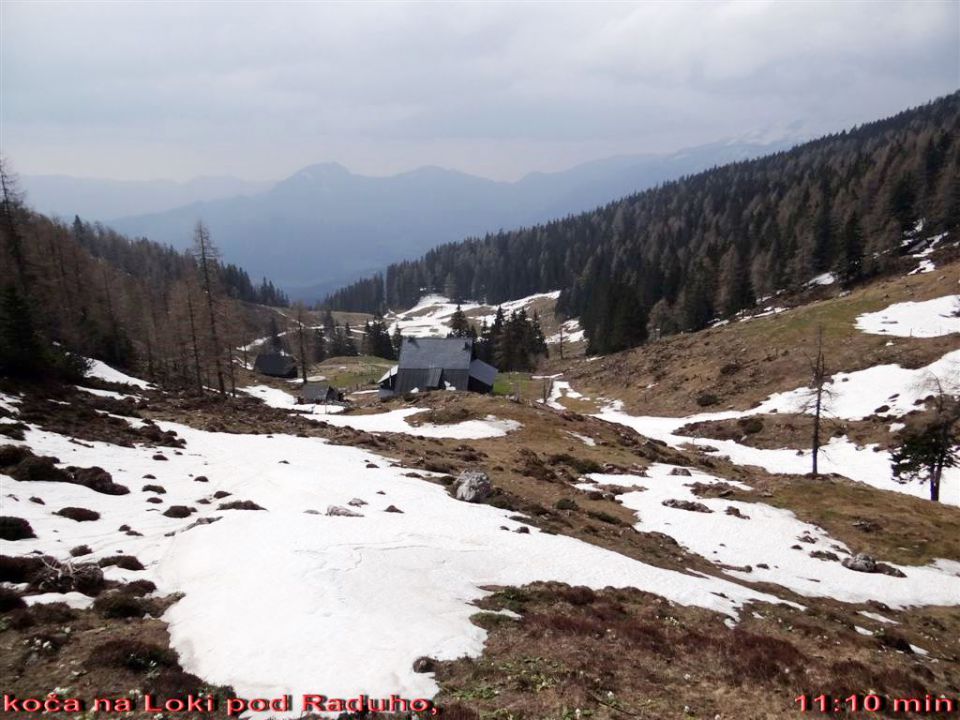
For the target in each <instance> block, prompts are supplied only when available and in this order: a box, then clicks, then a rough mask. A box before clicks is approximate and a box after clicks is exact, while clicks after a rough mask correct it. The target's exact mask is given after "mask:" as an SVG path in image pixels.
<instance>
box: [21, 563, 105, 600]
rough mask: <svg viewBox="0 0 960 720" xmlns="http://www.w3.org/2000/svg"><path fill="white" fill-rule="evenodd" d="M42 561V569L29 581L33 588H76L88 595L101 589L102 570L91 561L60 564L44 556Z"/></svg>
mask: <svg viewBox="0 0 960 720" xmlns="http://www.w3.org/2000/svg"><path fill="white" fill-rule="evenodd" d="M44 561H45V562H44V568H43V571H42V572H40V573H38V574H37V575H36V577H34V579H33V581H32V582H31V583H30V587H31V588H32V589H34V590H37V591H39V592H58V593H65V592H71V591H72V590H76V591H77V592H80V593H83V594H84V595H89V596H95V595H97V594H99V593H100V591H101V590H103V584H104V581H103V571H102V570H101V569H100V568H99V567H98V566H96V565H94V564H93V563H80V564H78V565H73V564H71V563H66V564H60V563H58V562H57V561H56V559H54V558H52V557H46V558H44Z"/></svg>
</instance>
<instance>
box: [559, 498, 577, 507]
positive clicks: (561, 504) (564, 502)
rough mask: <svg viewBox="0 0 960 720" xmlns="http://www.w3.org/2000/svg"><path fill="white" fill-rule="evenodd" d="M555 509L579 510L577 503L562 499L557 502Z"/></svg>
mask: <svg viewBox="0 0 960 720" xmlns="http://www.w3.org/2000/svg"><path fill="white" fill-rule="evenodd" d="M554 507H555V508H556V509H557V510H576V509H577V503H575V502H574V501H573V500H571V499H570V498H560V499H559V500H557V502H556V503H555V504H554Z"/></svg>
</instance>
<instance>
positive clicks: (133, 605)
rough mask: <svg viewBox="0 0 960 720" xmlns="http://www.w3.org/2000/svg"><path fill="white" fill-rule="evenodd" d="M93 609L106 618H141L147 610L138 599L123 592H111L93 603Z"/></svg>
mask: <svg viewBox="0 0 960 720" xmlns="http://www.w3.org/2000/svg"><path fill="white" fill-rule="evenodd" d="M93 609H94V610H96V611H97V612H98V613H100V614H101V615H103V616H104V617H106V618H142V617H143V616H144V615H146V614H147V608H146V607H145V605H144V603H143V601H142V600H140V598H138V597H135V596H133V595H128V594H127V593H124V592H112V593H110V594H109V595H102V596H100V597H98V598H97V599H96V600H94V601H93Z"/></svg>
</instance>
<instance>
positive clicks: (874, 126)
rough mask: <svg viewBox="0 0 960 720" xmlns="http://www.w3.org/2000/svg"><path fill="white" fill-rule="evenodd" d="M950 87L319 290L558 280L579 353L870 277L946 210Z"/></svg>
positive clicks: (959, 109)
mask: <svg viewBox="0 0 960 720" xmlns="http://www.w3.org/2000/svg"><path fill="white" fill-rule="evenodd" d="M958 124H960V93H954V94H952V95H950V96H947V97H944V98H941V99H939V100H936V101H934V102H931V103H929V104H927V105H924V106H922V107H919V108H915V109H912V110H908V111H905V112H903V113H900V114H898V115H896V116H894V117H891V118H888V119H886V120H880V121H877V122H873V123H870V124H867V125H863V126H860V127H857V128H854V129H852V130H849V131H846V132H843V133H839V134H836V135H831V136H828V137H824V138H821V139H819V140H816V141H813V142H810V143H806V144H804V145H801V146H798V147H796V148H794V149H792V150H790V151H786V152H781V153H777V154H775V155H771V156H768V157H764V158H761V159H758V160H752V161H747V162H740V163H734V164H731V165H726V166H723V167H720V168H716V169H713V170H709V171H707V172H703V173H699V174H697V175H693V176H690V177H685V178H682V179H680V180H678V181H676V182H670V183H667V184H665V185H663V186H661V187H658V188H654V189H651V190H648V191H646V192H642V193H639V194H636V195H633V196H630V197H627V198H625V199H623V200H619V201H617V202H613V203H610V204H609V205H606V206H604V207H601V208H598V209H596V210H594V211H592V212H587V213H583V214H580V215H576V216H573V217H567V218H564V219H561V220H557V221H554V222H551V223H547V224H544V225H537V226H534V227H530V228H524V229H520V230H514V231H503V232H499V233H497V234H494V235H488V236H486V237H484V238H482V239H470V240H467V241H464V242H459V243H451V244H447V245H443V246H441V247H438V248H436V249H434V250H431V251H430V252H429V253H427V254H426V255H425V256H424V257H422V258H421V259H420V260H416V261H408V262H402V263H396V264H393V265H391V266H390V267H389V268H387V270H386V273H385V275H377V276H374V277H371V278H368V279H366V280H363V281H360V282H357V283H355V284H353V285H351V286H349V287H346V288H344V289H342V290H340V291H339V292H337V293H334V294H333V295H331V296H330V297H328V298H327V301H326V304H327V305H328V306H329V307H332V308H333V309H342V310H355V311H368V312H377V311H382V310H383V309H384V308H385V307H391V308H397V307H405V306H410V305H413V304H414V303H415V302H416V301H417V299H418V298H419V296H420V295H421V293H422V292H424V291H427V290H430V291H439V292H443V293H444V294H446V295H447V296H448V297H451V298H458V297H459V298H466V297H469V298H471V299H476V300H483V301H486V302H488V303H498V302H502V301H505V300H508V299H511V298H517V297H522V296H525V295H530V294H532V293H536V292H543V291H549V290H554V289H558V288H559V289H562V290H563V293H562V294H561V296H560V300H559V302H558V311H559V312H561V313H564V314H565V315H567V316H570V317H574V316H579V317H580V320H581V324H582V325H583V327H584V329H585V331H586V333H587V338H588V340H589V344H590V349H591V350H592V351H596V352H609V351H615V350H619V349H622V348H625V347H630V346H633V345H637V344H640V343H642V342H644V341H645V340H646V338H647V337H648V336H649V335H650V334H651V333H657V334H670V333H674V332H678V331H683V330H697V329H700V328H703V327H704V326H706V325H707V324H708V323H709V322H710V321H711V320H712V319H713V318H715V317H724V316H729V315H732V314H734V313H736V312H738V311H740V310H742V309H744V308H746V307H750V306H752V305H753V304H754V303H755V302H756V298H758V297H762V296H766V295H770V294H772V293H775V292H776V291H778V290H780V289H784V288H791V287H795V286H799V285H802V284H803V283H805V282H807V281H809V280H810V279H811V278H813V277H814V276H816V275H818V274H820V273H824V272H827V271H833V272H835V273H836V274H837V275H838V277H839V279H840V280H841V281H842V282H844V283H846V284H854V283H856V282H859V281H860V280H862V279H863V278H865V277H868V276H870V275H874V274H877V273H881V272H883V271H884V269H885V268H886V267H888V266H889V265H890V263H891V262H892V261H893V260H894V259H895V257H896V255H897V254H898V253H899V252H900V250H901V248H902V247H903V241H904V238H905V237H909V234H910V233H911V232H913V231H914V229H915V228H916V226H917V223H918V222H920V221H921V220H922V221H923V222H924V223H925V229H926V230H927V231H934V230H940V231H946V230H949V229H952V228H955V227H956V226H957V224H958V222H960V142H958V138H957V134H958Z"/></svg>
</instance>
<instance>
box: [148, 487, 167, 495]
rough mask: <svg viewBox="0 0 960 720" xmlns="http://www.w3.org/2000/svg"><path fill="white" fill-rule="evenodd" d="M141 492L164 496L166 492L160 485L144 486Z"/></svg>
mask: <svg viewBox="0 0 960 720" xmlns="http://www.w3.org/2000/svg"><path fill="white" fill-rule="evenodd" d="M143 492H155V493H157V494H158V495H166V494H167V490H166V488H164V487H163V486H162V485H144V486H143Z"/></svg>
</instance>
